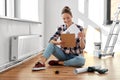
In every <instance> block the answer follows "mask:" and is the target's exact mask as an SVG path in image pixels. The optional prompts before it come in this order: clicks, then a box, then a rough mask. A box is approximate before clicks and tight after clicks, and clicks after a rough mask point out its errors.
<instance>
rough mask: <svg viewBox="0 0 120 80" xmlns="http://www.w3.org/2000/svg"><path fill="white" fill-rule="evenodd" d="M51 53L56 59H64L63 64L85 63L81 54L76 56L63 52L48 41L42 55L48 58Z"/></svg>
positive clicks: (80, 64)
mask: <svg viewBox="0 0 120 80" xmlns="http://www.w3.org/2000/svg"><path fill="white" fill-rule="evenodd" d="M52 54H53V55H54V56H55V57H56V58H57V59H58V60H60V61H64V65H65V66H75V67H81V66H83V65H84V64H85V58H84V57H83V56H81V55H79V56H78V55H75V54H65V53H64V52H63V51H62V50H61V48H59V47H58V46H56V45H54V44H53V43H49V44H48V46H47V48H46V49H45V51H44V53H43V56H44V57H45V58H47V59H48V58H49V57H50V56H51V55H52Z"/></svg>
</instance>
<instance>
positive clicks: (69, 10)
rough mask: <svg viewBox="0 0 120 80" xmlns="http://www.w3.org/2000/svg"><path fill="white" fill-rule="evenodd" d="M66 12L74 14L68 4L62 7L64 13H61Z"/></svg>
mask: <svg viewBox="0 0 120 80" xmlns="http://www.w3.org/2000/svg"><path fill="white" fill-rule="evenodd" d="M64 13H68V14H70V15H71V16H72V12H71V9H70V8H69V7H68V6H65V7H64V8H63V9H62V13H61V14H64Z"/></svg>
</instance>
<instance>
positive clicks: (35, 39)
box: [10, 35, 43, 61]
mask: <svg viewBox="0 0 120 80" xmlns="http://www.w3.org/2000/svg"><path fill="white" fill-rule="evenodd" d="M41 50H43V48H42V46H41V35H26V36H13V37H12V38H11V55H10V56H11V57H10V59H11V60H12V61H14V60H20V59H23V58H26V57H29V56H31V55H33V54H35V53H39V52H40V51H41Z"/></svg>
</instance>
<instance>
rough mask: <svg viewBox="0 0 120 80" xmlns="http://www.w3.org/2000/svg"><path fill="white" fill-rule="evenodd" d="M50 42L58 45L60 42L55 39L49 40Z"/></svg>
mask: <svg viewBox="0 0 120 80" xmlns="http://www.w3.org/2000/svg"><path fill="white" fill-rule="evenodd" d="M50 43H53V44H55V45H60V43H61V42H58V41H55V40H51V41H50Z"/></svg>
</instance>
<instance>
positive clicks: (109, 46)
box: [106, 46, 114, 47]
mask: <svg viewBox="0 0 120 80" xmlns="http://www.w3.org/2000/svg"><path fill="white" fill-rule="evenodd" d="M106 47H114V46H106Z"/></svg>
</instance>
